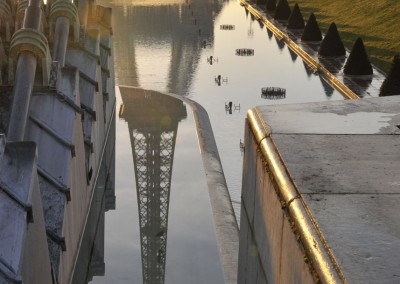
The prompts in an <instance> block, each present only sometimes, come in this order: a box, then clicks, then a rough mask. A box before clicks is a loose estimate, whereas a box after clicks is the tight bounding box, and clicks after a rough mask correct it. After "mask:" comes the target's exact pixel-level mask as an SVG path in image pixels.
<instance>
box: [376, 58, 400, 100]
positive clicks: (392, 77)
mask: <svg viewBox="0 0 400 284" xmlns="http://www.w3.org/2000/svg"><path fill="white" fill-rule="evenodd" d="M395 95H400V55H398V54H397V55H395V56H394V58H393V63H392V67H391V68H390V71H389V74H388V76H387V77H386V79H385V81H383V84H382V86H381V90H380V93H379V96H380V97H385V96H395Z"/></svg>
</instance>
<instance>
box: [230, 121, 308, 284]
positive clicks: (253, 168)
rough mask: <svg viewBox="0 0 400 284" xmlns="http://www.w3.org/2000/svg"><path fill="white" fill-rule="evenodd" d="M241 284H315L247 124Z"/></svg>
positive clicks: (241, 232)
mask: <svg viewBox="0 0 400 284" xmlns="http://www.w3.org/2000/svg"><path fill="white" fill-rule="evenodd" d="M244 143H245V153H244V161H243V183H242V209H241V217H240V222H241V223H240V248H239V265H238V283H239V284H243V283H248V284H253V283H312V282H314V280H313V275H312V273H311V271H310V270H309V268H308V266H307V264H306V262H305V261H304V255H305V254H304V248H303V246H302V245H301V243H300V242H299V241H298V240H297V235H296V234H295V232H294V231H293V230H292V222H291V220H290V217H289V215H288V214H287V212H286V211H285V210H282V205H283V204H282V200H281V197H280V196H279V195H278V194H277V185H276V182H275V181H274V178H273V176H272V175H271V172H270V170H268V169H266V167H265V160H264V158H263V155H262V154H261V152H260V151H259V149H258V141H256V140H255V138H254V136H253V133H252V131H251V129H250V127H249V125H248V124H247V123H246V124H245V137H244Z"/></svg>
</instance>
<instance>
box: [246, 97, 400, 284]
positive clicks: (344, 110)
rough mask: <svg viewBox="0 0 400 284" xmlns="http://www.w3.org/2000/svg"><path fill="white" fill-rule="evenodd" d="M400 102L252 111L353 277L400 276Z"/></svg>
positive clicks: (379, 279) (384, 279)
mask: <svg viewBox="0 0 400 284" xmlns="http://www.w3.org/2000/svg"><path fill="white" fill-rule="evenodd" d="M399 102H400V96H394V97H387V98H369V99H363V100H357V101H337V102H326V103H310V104H297V105H282V106H260V107H257V108H256V109H253V110H251V111H250V112H253V113H254V114H256V115H257V116H258V117H259V118H260V121H262V123H261V125H259V126H258V127H259V128H261V129H263V130H265V131H266V133H268V134H267V139H271V141H273V142H274V143H275V146H276V149H277V151H279V154H280V155H281V160H280V163H282V164H283V165H284V166H285V167H286V169H287V170H288V173H289V174H290V178H289V182H290V183H292V184H293V185H294V186H295V187H296V189H297V190H298V193H299V196H298V197H296V200H297V199H298V200H301V201H304V207H305V209H306V210H308V212H309V213H310V218H311V220H313V221H314V222H315V227H316V229H317V232H319V234H320V238H321V240H323V241H324V242H326V245H327V248H329V250H330V251H331V255H330V258H331V259H332V261H333V262H336V263H337V265H338V268H339V270H340V272H341V273H342V274H343V275H344V279H343V281H348V282H349V283H397V282H399V281H400V268H399V266H398V263H400V229H399V228H400V219H399V218H397V212H399V210H400V205H399V202H398V201H399V200H400V179H399V174H398V173H399V172H400V155H399V151H398V148H399V145H400V135H399V134H400V129H399V125H400V115H399V113H400V107H399ZM253 129H254V128H253ZM269 134H271V135H270V136H269ZM248 145H249V146H250V147H251V143H250V144H248ZM253 146H254V145H253ZM246 151H249V150H248V146H247V144H246ZM294 202H297V201H293V203H294ZM291 206H293V204H290V205H289V206H288V209H289V210H290V208H291ZM266 210H267V211H268V212H266V216H269V215H270V214H272V215H274V214H276V212H274V211H273V210H272V211H271V210H268V209H266ZM247 211H248V210H247ZM249 215H250V214H249ZM264 221H266V220H264ZM254 226H255V227H256V228H257V226H259V224H255V225H254ZM297 229H299V228H297ZM300 239H301V236H300ZM328 252H329V251H328Z"/></svg>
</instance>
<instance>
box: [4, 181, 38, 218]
mask: <svg viewBox="0 0 400 284" xmlns="http://www.w3.org/2000/svg"><path fill="white" fill-rule="evenodd" d="M0 190H1V191H3V192H4V193H5V194H6V195H7V196H8V197H9V198H10V199H11V200H12V201H14V203H16V204H17V205H18V206H19V207H21V208H22V209H24V210H25V212H26V221H27V222H28V223H33V211H32V205H31V204H29V203H25V202H24V201H22V200H21V198H20V197H19V196H18V195H17V194H15V193H14V192H13V191H12V189H11V188H10V187H8V186H7V185H6V184H5V183H3V182H2V181H0Z"/></svg>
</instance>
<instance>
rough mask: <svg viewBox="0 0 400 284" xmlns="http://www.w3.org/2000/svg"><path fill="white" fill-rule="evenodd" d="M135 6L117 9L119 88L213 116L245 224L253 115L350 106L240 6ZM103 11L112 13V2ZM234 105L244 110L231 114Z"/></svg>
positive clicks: (206, 2)
mask: <svg viewBox="0 0 400 284" xmlns="http://www.w3.org/2000/svg"><path fill="white" fill-rule="evenodd" d="M103 1H104V0H103ZM99 2H100V3H101V1H99ZM133 3H134V1H125V0H124V1H123V0H115V1H114V2H112V4H111V5H112V7H113V29H114V59H115V74H116V82H117V84H118V85H129V86H140V87H143V88H146V89H153V90H156V91H161V92H171V93H175V94H177V95H181V96H186V97H189V98H191V99H193V100H195V101H196V102H198V103H200V104H201V105H202V106H203V107H204V108H205V109H206V110H207V112H208V114H209V117H210V120H211V124H212V126H213V131H214V135H215V138H216V142H217V146H218V149H219V154H220V157H221V161H222V166H223V169H224V173H225V176H226V180H227V184H228V188H229V192H230V194H231V198H232V200H233V205H234V208H235V212H236V216H237V218H239V210H240V206H239V204H240V191H241V174H242V155H241V152H240V148H239V142H240V140H241V139H242V138H243V130H244V121H245V117H246V112H247V110H248V109H249V108H253V107H255V106H257V105H265V104H267V103H268V104H285V103H303V102H317V101H326V100H341V99H343V98H342V96H341V95H340V94H339V93H338V92H337V91H336V90H334V89H332V88H331V87H330V86H329V85H327V84H326V82H325V81H324V80H321V79H320V78H319V76H318V75H315V74H313V73H312V72H310V70H308V69H307V67H306V66H304V63H303V61H302V60H301V58H300V57H297V56H296V55H295V54H293V52H291V51H289V49H288V48H287V46H286V45H285V44H284V43H283V42H281V41H279V40H277V39H276V38H275V36H273V35H272V34H271V33H270V32H269V31H268V30H267V29H266V28H265V27H264V26H262V25H260V23H259V22H258V21H257V20H255V18H254V17H252V16H251V15H249V13H247V12H246V10H245V8H244V7H242V6H240V4H239V2H238V1H237V0H231V1H211V0H191V1H189V0H188V1H184V2H181V1H176V0H174V1H171V2H168V1H167V2H166V1H149V2H147V1H144V0H143V1H140V2H137V3H140V4H133ZM135 3H136V2H135ZM103 4H105V5H109V3H107V1H105V3H103ZM221 26H232V27H234V28H233V29H223V28H222V29H221ZM204 42H206V44H205V45H204ZM237 49H251V50H254V55H252V56H237V55H236V50H237ZM210 56H213V58H214V59H215V60H214V64H210V63H209V58H210ZM218 76H221V78H223V79H224V80H223V81H222V82H221V84H216V83H215V78H216V77H218ZM264 87H282V88H285V89H286V94H285V97H284V98H283V99H279V100H267V99H265V98H262V96H261V89H262V88H264ZM229 102H232V104H233V105H236V106H240V107H238V108H236V109H235V110H234V111H231V112H226V111H225V105H226V104H228V103H229ZM121 139H122V138H121ZM117 140H119V138H117Z"/></svg>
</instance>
